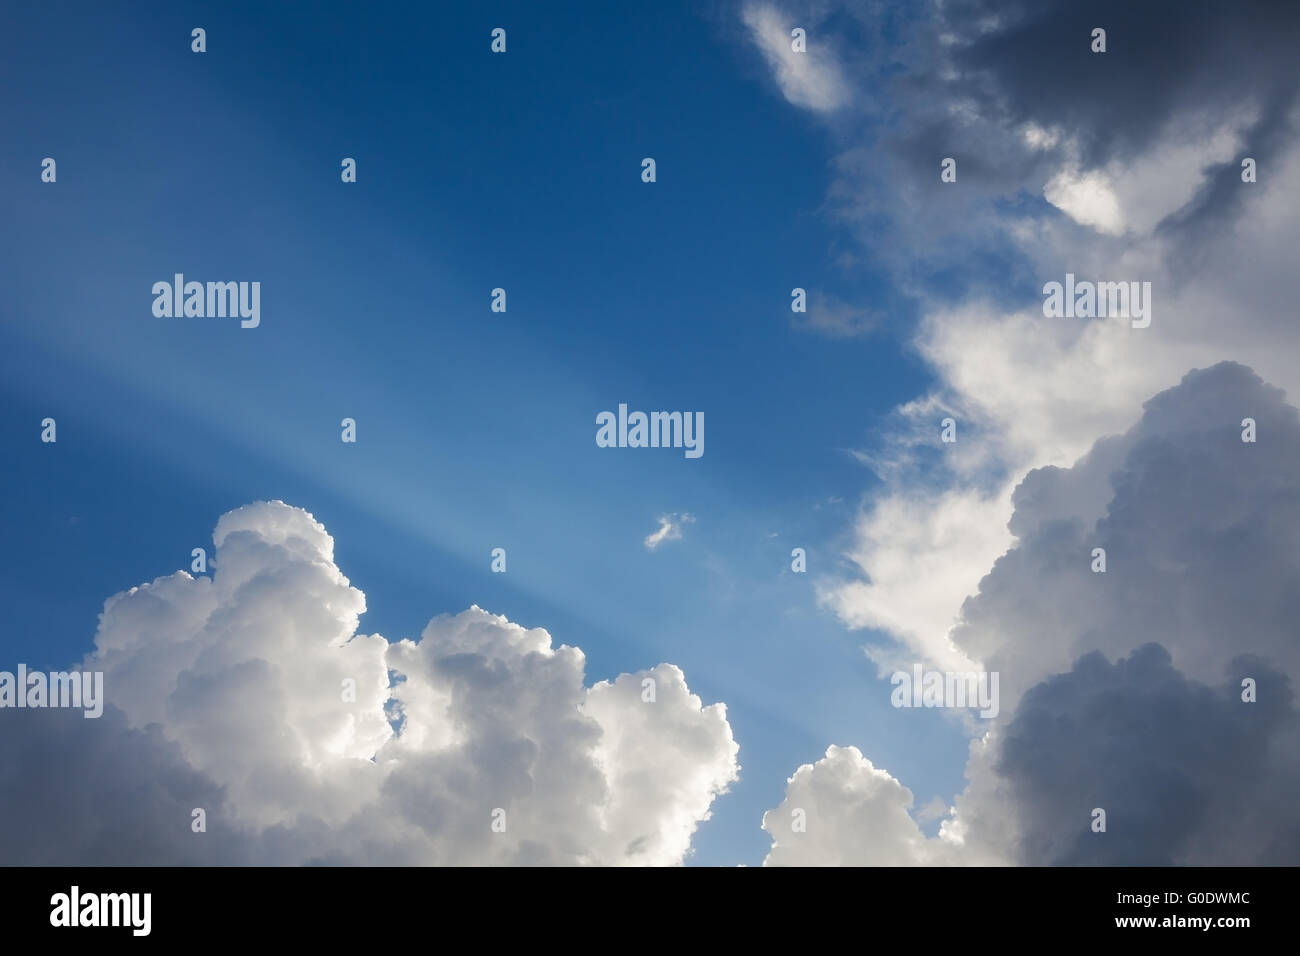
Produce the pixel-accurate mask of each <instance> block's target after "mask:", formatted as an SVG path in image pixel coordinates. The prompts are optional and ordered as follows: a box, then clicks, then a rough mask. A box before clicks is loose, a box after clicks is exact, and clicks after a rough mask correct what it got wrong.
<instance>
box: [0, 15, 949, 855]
mask: <svg viewBox="0 0 1300 956" xmlns="http://www.w3.org/2000/svg"><path fill="white" fill-rule="evenodd" d="M13 16H15V17H16V19H11V20H10V22H9V23H8V24H7V26H6V30H5V34H6V38H7V39H6V41H5V45H4V56H3V57H0V61H2V65H0V78H2V80H3V85H4V87H5V88H6V89H7V90H9V91H10V94H11V95H9V96H7V97H5V100H4V103H3V105H0V121H2V122H3V126H4V128H5V129H6V130H7V131H8V134H7V135H6V137H5V141H4V144H3V145H2V146H0V166H2V168H3V175H4V179H5V181H6V182H7V183H9V184H10V185H9V187H8V188H6V190H5V191H4V194H3V198H0V202H3V203H4V210H3V214H4V218H5V220H6V221H7V222H8V224H9V228H8V229H6V230H4V232H3V234H2V235H0V252H2V253H3V255H4V258H5V261H6V262H7V264H8V269H7V281H6V283H5V285H6V287H7V288H6V306H5V310H4V314H3V326H2V331H0V335H2V336H3V343H2V345H3V347H2V348H0V379H2V387H3V394H4V402H5V406H6V414H5V415H4V416H3V419H2V420H0V428H2V429H3V431H4V440H5V446H6V447H7V448H9V449H11V452H12V454H11V455H10V456H8V461H7V463H6V476H5V485H6V494H5V495H4V496H3V504H2V505H0V509H2V519H0V523H2V526H3V528H4V531H5V537H6V538H7V539H8V540H9V541H10V542H11V545H12V546H11V547H10V548H7V549H6V551H5V557H4V558H3V559H2V560H3V561H4V563H5V566H4V569H3V575H2V576H0V588H2V589H3V596H4V599H5V601H6V604H7V605H8V606H9V608H10V610H11V615H12V619H11V631H10V639H9V640H8V641H7V642H6V643H7V645H8V649H9V653H8V654H7V655H6V656H8V657H15V658H16V659H19V660H25V661H29V662H31V664H32V665H33V666H51V667H52V666H56V665H58V666H63V665H66V664H67V663H69V662H71V661H74V660H76V659H79V657H80V655H81V654H83V653H84V652H85V651H87V650H89V648H90V641H91V638H92V636H93V634H94V630H95V626H96V615H97V613H98V612H99V610H100V608H101V607H102V604H103V601H104V600H105V598H107V597H108V596H110V595H111V594H114V593H116V592H118V591H120V590H123V589H126V588H129V587H131V586H133V585H136V584H139V583H143V582H145V581H149V580H152V579H153V578H155V577H157V576H160V575H163V574H167V573H170V572H172V571H174V570H177V569H179V568H182V567H188V565H189V553H190V549H191V548H193V547H198V546H203V547H206V548H208V550H209V551H211V531H212V527H213V525H214V523H215V521H216V518H217V517H218V516H219V515H220V514H222V513H224V512H225V511H227V510H229V509H230V508H233V507H237V506H239V505H241V504H245V503H247V502H250V501H255V500H264V499H275V498H280V499H283V500H285V501H287V502H289V503H290V504H295V505H298V506H300V507H303V508H305V509H307V510H308V511H310V512H312V513H313V514H314V515H315V516H316V517H317V518H318V519H319V520H320V521H322V523H324V524H325V526H326V528H327V529H328V530H329V531H330V533H331V534H332V535H333V536H334V537H335V540H336V542H337V560H338V564H339V566H340V567H341V568H342V570H343V572H344V573H345V574H347V575H348V576H349V578H350V579H351V580H352V582H353V584H354V585H356V586H357V587H359V588H360V589H361V590H362V591H364V592H365V594H366V598H367V606H368V610H367V612H366V614H365V615H364V616H363V618H362V621H361V627H362V629H363V631H366V632H379V633H382V634H384V635H385V636H386V637H388V638H389V639H397V638H399V637H408V636H409V637H415V636H417V635H418V633H419V631H420V630H421V628H422V627H423V626H424V624H425V623H427V621H428V619H429V618H430V617H432V616H433V615H436V614H443V613H456V612H458V611H460V610H462V609H463V608H465V607H467V606H469V605H470V604H471V603H477V604H479V605H480V606H482V607H485V608H487V609H488V610H491V611H493V612H495V613H500V614H504V615H506V616H507V617H509V618H510V619H511V620H513V621H518V622H521V623H524V624H526V625H528V626H542V627H546V628H547V629H548V630H550V632H551V633H552V635H553V637H554V638H555V640H556V642H557V643H567V644H572V645H576V646H579V647H581V648H582V649H583V650H584V652H585V653H586V655H587V659H588V677H589V680H597V679H606V678H611V677H613V676H615V675H617V674H618V673H620V672H622V671H635V670H637V669H639V668H642V667H648V666H651V665H653V664H656V663H658V662H660V661H661V660H663V661H671V662H673V663H676V664H678V665H679V666H681V667H682V668H683V670H684V671H685V672H686V675H687V678H688V680H689V682H690V686H691V689H692V690H693V691H694V692H695V693H697V694H700V695H701V696H702V698H703V699H704V701H705V702H706V703H711V702H714V701H718V700H722V701H725V702H726V704H727V707H728V716H729V719H730V721H731V724H732V727H733V729H734V731H735V734H736V737H737V739H738V740H739V742H740V744H741V751H740V762H741V765H742V767H743V771H742V779H741V782H740V783H739V784H737V785H735V786H734V787H733V789H732V792H731V793H730V794H728V795H726V796H724V797H723V798H721V799H720V800H719V801H718V802H717V803H716V804H715V806H714V817H713V819H712V820H711V821H709V822H707V823H705V824H704V825H703V826H702V827H701V829H700V831H699V833H698V835H697V837H696V839H695V847H696V854H695V857H694V860H695V861H697V862H700V863H734V862H746V863H751V864H753V863H757V862H759V861H760V860H761V858H762V855H763V853H764V851H765V848H766V845H767V843H768V839H767V836H766V835H765V834H764V833H762V831H761V830H759V829H758V826H757V824H758V820H759V818H761V815H762V812H763V810H764V809H766V808H768V807H771V806H774V805H775V804H776V803H777V802H779V799H780V793H781V789H782V787H783V784H784V780H785V777H786V776H788V775H789V773H790V772H792V770H793V768H794V767H796V766H798V765H799V764H800V763H804V762H807V761H810V760H813V759H816V758H817V757H818V756H820V754H821V752H822V751H823V750H824V749H825V745H826V743H827V742H829V741H835V742H841V743H855V744H858V745H860V746H863V747H864V749H865V748H867V747H870V748H871V751H872V752H873V753H874V754H876V755H878V756H879V757H880V758H881V760H882V761H883V762H884V763H885V764H886V765H887V766H889V767H891V769H895V770H897V771H898V772H900V773H901V774H903V775H905V778H906V779H908V780H909V784H910V785H911V786H912V788H913V789H914V790H915V792H916V793H917V796H918V800H919V801H920V802H924V801H925V800H928V799H929V798H930V797H931V796H933V795H934V794H940V795H942V796H944V797H945V799H947V798H949V797H950V796H951V794H952V792H953V791H954V790H955V789H956V788H957V786H958V784H959V783H960V772H959V768H960V763H961V755H962V753H963V752H964V748H965V742H964V738H963V736H962V735H961V734H960V733H959V732H958V731H957V730H956V729H954V728H953V727H952V726H950V725H949V724H948V723H947V722H946V721H944V720H943V719H941V718H939V717H938V716H937V715H929V714H927V715H926V717H927V718H929V717H933V719H923V720H917V719H915V718H912V717H910V716H909V719H908V720H907V721H906V722H905V725H904V722H903V721H902V720H900V718H899V715H898V712H896V711H893V710H892V709H891V708H890V707H889V706H888V694H887V686H886V685H884V684H883V683H881V682H879V681H877V680H876V679H875V678H874V668H873V666H872V665H871V663H870V662H869V661H868V660H866V658H865V657H864V656H863V654H862V652H861V649H860V644H861V635H860V634H853V633H850V632H849V631H848V630H846V629H845V627H844V626H843V625H842V624H841V623H840V622H839V621H838V620H837V619H836V618H835V617H834V616H833V615H832V614H830V613H828V612H827V611H826V610H824V609H821V608H819V606H818V602H817V600H816V595H815V591H814V586H813V581H812V580H811V579H813V578H815V577H816V576H817V574H818V573H823V572H827V571H830V570H832V569H833V568H838V566H839V558H838V556H837V551H836V544H837V539H838V537H839V536H841V535H842V534H843V532H844V530H845V527H846V525H847V524H848V523H849V521H850V520H851V518H852V514H853V509H854V507H855V505H856V502H857V500H858V498H859V497H860V495H861V493H862V490H863V488H864V487H865V486H867V485H868V484H869V483H870V481H871V480H872V479H871V475H870V473H869V472H868V471H867V470H866V469H864V468H863V467H862V466H861V465H860V464H858V463H857V462H856V461H855V460H854V459H853V458H852V457H851V455H850V454H849V451H850V449H854V448H859V447H861V446H862V445H863V443H864V442H865V441H867V439H868V432H869V426H870V423H871V422H872V420H873V419H875V418H878V417H880V416H882V415H883V414H885V413H886V412H887V411H888V410H889V409H890V408H892V407H893V406H895V405H897V404H898V403H900V402H902V401H906V400H907V399H908V398H910V397H912V396H914V395H915V394H917V393H918V392H920V391H921V390H922V389H923V388H924V387H925V384H926V381H927V378H926V372H925V370H924V369H923V368H922V366H921V364H920V363H919V362H918V361H917V360H916V359H915V358H914V357H912V355H911V354H910V352H909V351H908V350H907V348H906V346H905V340H904V339H903V338H902V337H901V319H900V321H899V322H897V323H896V322H894V321H893V319H892V317H891V313H890V303H891V301H893V300H894V298H895V297H894V296H893V293H892V292H891V290H890V289H889V288H888V287H887V285H886V284H885V283H883V282H881V281H880V280H879V279H873V278H871V277H868V278H867V279H865V280H864V279H861V278H857V277H854V276H849V275H846V274H845V272H844V270H841V269H837V268H836V267H835V266H834V264H833V259H834V256H835V254H836V249H837V248H838V247H842V246H843V245H844V243H845V242H846V241H847V237H846V235H845V234H844V231H843V228H842V227H841V226H840V225H838V224H837V223H836V221H835V219H834V217H833V216H832V215H830V214H829V213H828V212H827V211H826V209H825V208H824V199H825V195H826V192H827V189H828V185H829V178H830V173H829V171H828V162H829V160H830V149H829V146H828V142H827V135H826V133H825V132H824V131H823V130H822V129H820V128H819V127H818V126H817V125H815V124H814V123H813V122H811V121H810V120H809V118H808V117H806V116H805V115H803V114H801V113H800V111H798V110H797V109H795V108H794V107H792V106H791V105H790V104H788V103H786V102H784V101H783V100H782V99H781V98H780V96H779V95H777V94H776V93H775V91H774V89H773V88H772V87H771V85H770V84H769V83H766V82H765V80H764V77H763V75H762V72H761V70H760V68H759V67H758V66H757V65H756V58H755V56H754V54H753V52H752V50H746V49H745V48H744V47H742V46H739V45H738V44H737V43H736V42H735V41H736V36H735V34H734V30H735V28H734V25H732V24H728V23H726V22H723V21H720V20H719V19H717V18H714V17H701V16H700V15H699V12H698V9H697V8H695V7H694V6H693V5H689V4H681V5H679V4H671V3H669V4H660V5H655V7H654V8H653V9H635V10H634V9H628V10H623V11H620V12H619V14H618V19H617V22H612V21H611V18H610V16H609V15H608V14H606V15H593V14H591V13H588V12H582V11H579V10H577V9H568V10H565V9H561V10H543V9H541V8H538V7H537V6H536V5H529V4H521V5H517V6H511V5H498V6H494V7H492V8H490V9H478V10H474V11H472V12H466V11H463V10H460V11H457V10H448V9H438V10H436V11H435V10H434V9H432V8H429V9H422V8H420V7H418V6H416V7H409V8H402V9H401V10H398V9H397V8H393V9H392V11H391V13H390V14H387V15H385V14H383V13H381V14H379V15H375V14H373V13H369V12H368V13H367V14H366V15H364V16H363V15H361V14H360V13H358V12H357V11H356V10H352V11H348V10H347V9H344V8H340V9H337V10H331V9H316V8H313V10H312V12H310V13H308V12H306V11H305V10H302V9H298V10H289V9H278V10H277V9H272V10H270V11H266V10H264V9H263V8H262V6H261V5H247V4H235V5H220V6H215V5H214V6H212V7H203V6H197V7H188V8H167V9H165V10H159V11H155V12H153V13H151V14H150V15H149V16H143V15H140V14H136V15H132V16H126V17H123V16H121V15H120V14H115V13H113V12H111V11H109V10H107V9H100V10H94V9H83V8H79V7H78V8H75V10H69V15H68V16H59V15H56V14H55V13H54V12H53V11H51V10H49V9H44V8H43V9H41V10H39V11H37V10H35V9H29V10H21V9H20V10H15V11H13ZM195 25H202V26H204V27H205V29H206V30H207V35H208V52H207V53H206V54H204V55H202V56H199V55H195V54H193V53H191V51H190V49H189V31H190V29H191V28H192V27H193V26H195ZM497 25H502V26H505V27H507V29H508V38H509V39H508V53H507V54H506V55H504V56H493V55H490V54H489V53H488V44H489V41H490V38H489V31H490V29H491V28H492V27H494V26H497ZM54 64H57V68H56V67H55V66H54ZM45 156H52V157H54V158H56V160H57V163H58V181H57V183H56V184H55V185H54V186H52V187H51V186H49V185H48V184H43V183H41V182H40V180H39V175H38V173H39V162H40V160H41V158H43V157H45ZM345 156H350V157H355V158H356V160H357V163H358V182H357V183H356V184H346V185H345V184H343V183H341V182H340V176H339V164H340V161H341V159H342V158H343V157H345ZM645 156H652V157H654V158H655V160H656V163H657V182H655V183H653V184H646V183H643V182H641V178H640V170H641V159H642V158H643V157H645ZM175 272H183V273H185V275H186V276H187V278H188V279H196V280H199V281H206V280H221V281H224V280H227V279H247V280H251V279H256V280H259V281H260V282H261V283H262V322H261V326H260V327H259V328H257V329H250V330H243V329H240V328H239V327H238V324H237V323H234V322H231V321H223V320H219V319H213V320H205V319H159V318H155V317H154V316H153V315H152V313H151V304H152V296H151V295H150V287H151V286H152V284H153V282H155V281H158V280H170V278H171V276H172V275H173V273H175ZM498 286H500V287H504V288H505V289H506V290H507V296H508V311H507V312H506V313H505V314H497V313H493V312H491V311H490V310H489V298H490V292H491V290H492V289H493V288H495V287H498ZM795 286H804V287H809V288H815V289H824V290H828V291H833V292H834V293H835V294H836V295H839V296H842V297H843V298H845V299H849V300H854V301H862V302H870V303H871V307H872V308H873V309H875V310H878V311H881V312H883V314H884V316H885V320H884V322H883V324H882V327H881V328H880V329H879V331H878V332H877V333H875V334H873V335H871V336H869V337H865V338H852V339H836V338H828V337H825V336H821V335H817V334H813V333H810V332H808V331H807V330H802V329H798V328H795V327H794V325H793V323H792V319H793V318H794V316H792V314H791V312H790V308H789V302H790V290H791V289H792V288H793V287H795ZM899 315H900V317H901V316H902V315H903V313H902V312H900V313H899ZM620 402H626V403H627V404H628V405H629V407H630V408H632V409H646V410H650V409H686V410H699V411H703V412H704V413H705V419H706V434H705V440H706V446H705V447H706V452H705V454H704V456H703V457H702V458H700V459H697V460H687V459H685V458H684V457H683V456H682V454H681V452H680V451H669V450H609V449H600V448H597V447H596V446H595V444H594V432H595V426H594V422H595V415H596V414H597V412H599V411H601V410H605V409H616V408H617V405H618V403H620ZM47 415H48V416H51V417H54V418H55V419H56V420H57V422H58V439H59V440H58V442H57V444H56V445H42V444H41V443H40V442H39V440H38V439H39V422H40V421H41V419H42V418H44V417H45V416H47ZM343 417H353V418H354V419H355V420H356V421H357V423H358V442H357V443H356V444H355V445H346V444H343V443H341V442H340V440H339V421H340V420H341V419H342V418H343ZM682 512H685V513H690V514H692V515H693V516H694V517H695V519H696V520H695V523H694V524H691V525H689V526H688V527H687V529H686V533H685V535H684V537H683V539H682V540H679V541H673V542H668V543H665V544H664V545H662V546H661V547H660V548H658V549H657V550H655V551H653V552H652V551H649V550H647V549H646V548H645V547H644V546H643V544H642V541H643V539H644V537H645V536H646V535H647V534H649V533H650V532H652V531H653V530H654V529H655V528H656V526H657V520H656V519H657V518H658V516H659V515H661V514H664V513H682ZM494 547H505V548H506V549H507V553H508V568H509V570H508V572H507V573H506V574H504V575H496V574H492V573H490V572H489V553H490V551H491V549H492V548H494ZM793 547H804V548H806V549H807V551H808V553H809V561H810V571H812V572H813V573H811V574H809V575H802V576H801V575H794V574H792V573H791V572H790V557H789V555H790V550H791V548H793Z"/></svg>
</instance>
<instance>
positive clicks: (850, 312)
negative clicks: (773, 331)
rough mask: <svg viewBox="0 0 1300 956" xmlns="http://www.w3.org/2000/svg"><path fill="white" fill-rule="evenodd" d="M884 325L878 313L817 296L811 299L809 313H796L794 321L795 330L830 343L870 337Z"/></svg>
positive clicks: (838, 300) (832, 297)
mask: <svg viewBox="0 0 1300 956" xmlns="http://www.w3.org/2000/svg"><path fill="white" fill-rule="evenodd" d="M883 322H884V317H883V316H882V315H881V314H880V313H879V312H876V311H874V310H872V309H864V308H860V307H859V306H855V305H851V304H849V303H848V302H844V301H843V300H841V299H838V298H836V297H835V296H832V295H825V294H821V293H816V292H813V293H810V295H809V302H808V311H807V312H806V313H795V314H794V320H793V324H794V327H795V328H796V329H799V330H800V331H803V332H813V333H816V334H818V335H824V336H826V337H827V338H831V339H853V338H860V337H861V336H864V335H870V334H871V333H872V332H874V331H876V330H877V329H878V328H880V326H881V325H882V324H883Z"/></svg>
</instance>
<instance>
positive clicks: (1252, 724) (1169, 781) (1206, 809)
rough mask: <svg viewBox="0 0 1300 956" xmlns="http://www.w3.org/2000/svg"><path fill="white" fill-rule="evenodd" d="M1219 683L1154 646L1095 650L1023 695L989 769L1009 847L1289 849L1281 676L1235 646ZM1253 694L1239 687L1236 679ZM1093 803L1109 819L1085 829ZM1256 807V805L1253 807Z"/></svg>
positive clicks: (1296, 822) (1202, 853) (1294, 815)
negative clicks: (1008, 829) (1005, 818)
mask: <svg viewBox="0 0 1300 956" xmlns="http://www.w3.org/2000/svg"><path fill="white" fill-rule="evenodd" d="M1229 672H1230V674H1229V679H1228V680H1227V681H1226V683H1225V684H1224V685H1223V686H1222V687H1221V688H1218V689H1214V688H1210V687H1207V686H1206V685H1204V684H1200V683H1197V682H1195V681H1191V680H1188V679H1187V678H1186V677H1185V676H1184V675H1182V674H1181V673H1179V672H1178V671H1177V670H1175V669H1174V668H1173V666H1172V665H1171V663H1170V657H1169V653H1168V651H1166V650H1165V649H1164V648H1163V647H1161V646H1160V645H1158V644H1147V645H1144V646H1143V647H1140V648H1138V649H1137V650H1136V651H1134V652H1133V654H1132V655H1131V656H1129V657H1128V658H1126V659H1123V660H1120V661H1117V662H1116V663H1114V664H1112V663H1109V662H1108V661H1107V660H1106V659H1105V658H1104V657H1103V656H1102V655H1101V654H1100V653H1096V652H1094V653H1092V654H1089V655H1087V656H1085V657H1083V658H1082V659H1081V660H1079V661H1078V663H1077V664H1076V665H1075V666H1074V668H1073V669H1072V670H1071V671H1070V672H1069V673H1066V674H1061V675H1058V676H1056V677H1052V678H1050V679H1049V680H1046V681H1044V682H1043V683H1041V684H1039V685H1038V686H1036V687H1034V688H1033V689H1032V690H1030V691H1029V693H1028V694H1026V695H1025V698H1024V700H1023V701H1022V702H1021V704H1020V707H1019V709H1018V710H1017V712H1016V715H1015V717H1014V719H1013V720H1012V722H1011V725H1010V726H1009V727H1008V729H1007V732H1006V737H1005V741H1004V743H1003V745H1002V749H1001V754H1000V758H999V761H998V763H997V764H996V769H997V771H998V773H999V774H1001V775H1002V776H1003V777H1005V778H1006V779H1007V780H1008V782H1009V783H1010V784H1011V785H1012V790H1013V792H1014V793H1015V794H1016V800H1017V804H1018V806H1017V807H1016V812H1017V814H1018V817H1019V820H1020V824H1021V835H1020V846H1019V847H1018V852H1017V853H1016V856H1018V857H1019V858H1020V859H1021V860H1022V861H1024V862H1026V863H1034V864H1041V865H1144V866H1160V865H1174V864H1208V863H1214V864H1219V865H1223V864H1228V863H1238V864H1240V863H1252V864H1253V863H1262V864H1280V863H1288V864H1294V863H1295V862H1296V861H1297V860H1298V859H1300V806H1297V805H1296V804H1295V802H1294V801H1293V800H1288V799H1286V795H1287V794H1292V795H1293V794H1294V793H1295V790H1294V785H1295V782H1296V776H1297V775H1296V765H1295V764H1294V763H1293V762H1290V761H1288V760H1282V759H1279V756H1280V755H1281V754H1282V752H1283V751H1284V750H1285V749H1286V748H1287V747H1288V746H1290V745H1291V743H1292V742H1293V741H1294V739H1295V736H1296V733H1297V729H1298V725H1297V719H1296V713H1295V710H1294V709H1293V707H1292V694H1291V689H1290V686H1289V681H1288V680H1287V678H1286V677H1284V676H1283V675H1281V674H1279V673H1278V672H1277V671H1275V670H1272V669H1271V668H1270V667H1269V666H1268V665H1267V664H1266V663H1265V662H1263V661H1261V660H1259V659H1258V658H1239V659H1237V660H1234V661H1233V663H1232V665H1231V666H1230V668H1229ZM1244 677H1251V678H1253V679H1254V680H1255V681H1256V684H1257V691H1256V692H1257V696H1258V699H1257V702H1255V703H1246V702H1243V701H1242V699H1241V694H1242V688H1241V679H1242V678H1244ZM1094 808H1102V809H1104V810H1105V811H1106V831H1105V832H1104V833H1097V832H1093V830H1092V828H1091V824H1092V813H1093V810H1094ZM1261 811H1262V812H1261Z"/></svg>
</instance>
